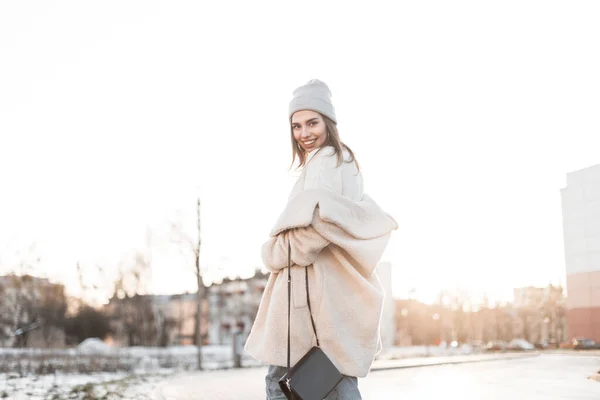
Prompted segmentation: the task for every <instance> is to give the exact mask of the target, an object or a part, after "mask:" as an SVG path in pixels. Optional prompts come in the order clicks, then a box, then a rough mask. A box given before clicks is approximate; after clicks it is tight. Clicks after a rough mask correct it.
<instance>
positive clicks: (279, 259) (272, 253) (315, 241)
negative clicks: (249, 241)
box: [262, 225, 329, 273]
mask: <svg viewBox="0 0 600 400" xmlns="http://www.w3.org/2000/svg"><path fill="white" fill-rule="evenodd" d="M288 242H290V244H291V247H292V265H294V264H295V265H298V266H301V267H304V266H307V265H311V264H312V263H314V262H315V261H316V259H317V257H318V255H319V253H320V252H321V250H322V249H324V248H325V247H327V246H328V245H329V241H328V240H327V239H325V238H324V237H323V236H321V235H320V234H319V233H318V232H317V231H316V230H315V228H313V227H312V226H310V225H309V226H307V227H306V228H293V229H289V230H287V231H285V232H282V233H280V234H279V235H277V236H275V237H272V238H270V239H269V240H267V241H266V242H265V244H263V246H262V259H263V262H264V264H265V267H267V269H268V270H269V271H270V272H274V273H277V272H279V271H280V270H281V269H283V268H286V267H287V266H288Z"/></svg>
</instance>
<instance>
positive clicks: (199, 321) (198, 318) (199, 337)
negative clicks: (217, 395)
mask: <svg viewBox="0 0 600 400" xmlns="http://www.w3.org/2000/svg"><path fill="white" fill-rule="evenodd" d="M197 214H198V244H197V247H196V249H195V253H196V278H197V280H198V292H197V295H196V300H197V302H198V304H197V307H196V346H197V347H198V366H197V368H198V370H199V371H200V370H202V330H201V326H202V297H203V294H204V290H203V289H204V285H203V283H202V275H201V274H200V245H201V243H202V241H201V238H200V198H198V207H197Z"/></svg>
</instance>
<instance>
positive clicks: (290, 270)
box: [287, 242, 292, 380]
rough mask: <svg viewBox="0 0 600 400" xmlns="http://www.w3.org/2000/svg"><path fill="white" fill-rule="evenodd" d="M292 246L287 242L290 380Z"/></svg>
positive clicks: (288, 367)
mask: <svg viewBox="0 0 600 400" xmlns="http://www.w3.org/2000/svg"><path fill="white" fill-rule="evenodd" d="M291 267H292V245H291V244H290V243H289V242H288V327H287V328H288V329H287V331H288V332H287V334H288V335H287V336H288V337H287V376H288V380H289V379H290V369H291V368H290V307H291V303H292V302H291V298H292V291H291V286H292V268H291Z"/></svg>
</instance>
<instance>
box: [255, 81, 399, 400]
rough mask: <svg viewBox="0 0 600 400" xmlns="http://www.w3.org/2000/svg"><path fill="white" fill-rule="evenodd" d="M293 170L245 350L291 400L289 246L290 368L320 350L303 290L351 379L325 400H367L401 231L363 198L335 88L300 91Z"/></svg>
mask: <svg viewBox="0 0 600 400" xmlns="http://www.w3.org/2000/svg"><path fill="white" fill-rule="evenodd" d="M289 118H290V126H291V140H292V154H293V158H292V164H293V163H294V162H295V161H296V160H297V161H298V163H299V166H300V167H301V168H302V173H301V175H300V177H299V178H298V181H297V182H296V185H295V186H294V188H293V189H292V192H291V194H290V196H289V199H288V204H287V206H286V207H285V209H284V211H283V212H282V214H281V216H280V217H279V219H278V221H277V222H276V224H275V226H274V228H273V230H272V231H271V235H270V239H269V240H268V241H267V242H266V243H265V244H264V245H263V248H262V257H263V261H264V264H265V266H266V267H267V269H268V270H269V271H270V272H271V274H270V276H269V280H268V282H267V286H266V288H265V291H264V293H263V297H262V300H261V304H260V307H259V310H258V313H257V316H256V319H255V321H254V325H253V327H252V331H251V333H250V336H249V337H248V340H247V341H246V345H245V349H246V351H248V352H249V353H250V354H251V355H252V356H253V357H254V358H256V359H257V360H260V361H263V362H265V363H267V364H268V365H269V369H268V374H267V376H266V391H267V399H273V400H274V399H285V395H284V394H283V393H282V392H281V389H280V388H279V383H278V382H279V379H280V378H281V377H282V376H283V375H284V374H285V373H286V371H287V369H286V365H287V338H288V337H287V321H288V320H287V312H288V295H287V290H288V286H287V275H288V271H287V266H288V244H289V245H291V259H292V267H291V271H290V272H291V276H292V279H291V281H292V306H291V323H290V326H291V340H290V344H291V365H292V366H293V365H294V364H295V363H296V362H298V360H300V358H302V357H303V356H304V355H305V354H306V353H307V352H308V350H310V349H311V348H312V347H313V346H314V345H316V338H315V334H314V331H313V326H312V323H311V319H310V314H309V307H308V303H307V295H306V286H305V279H306V277H305V266H308V283H309V294H310V309H311V310H312V316H313V318H314V322H315V328H316V332H317V335H318V339H319V345H320V348H321V349H322V350H323V351H324V352H325V354H326V355H327V356H328V357H329V358H330V359H331V361H332V362H333V363H334V365H335V366H336V367H337V368H338V370H339V371H340V372H341V373H342V374H343V375H344V376H345V377H344V379H343V380H342V381H341V382H340V383H339V384H338V386H337V387H336V388H335V390H334V391H333V392H331V393H330V395H329V396H328V397H327V399H343V400H346V399H349V400H354V399H360V398H361V396H360V392H359V390H358V383H357V378H358V377H364V376H366V375H367V373H368V372H369V369H370V367H371V364H372V362H373V359H374V357H375V355H376V354H377V353H379V351H380V350H381V340H380V333H379V323H380V317H381V311H382V306H383V297H384V293H383V289H382V286H381V284H380V282H379V279H378V277H377V274H376V273H375V267H376V266H377V263H378V262H379V260H380V259H381V256H382V254H383V251H384V250H385V247H386V246H387V243H388V241H389V238H390V235H391V231H392V230H395V229H397V224H396V222H395V221H394V219H393V218H392V217H390V216H389V215H388V214H386V213H385V212H384V211H383V210H381V208H379V206H378V205H377V204H376V203H375V202H374V201H373V200H372V199H371V198H370V197H369V196H368V195H366V194H364V193H363V179H362V175H361V173H360V169H359V165H358V163H357V161H356V159H355V157H354V153H353V152H352V150H350V148H349V147H348V146H346V145H345V144H344V143H343V142H342V141H341V140H340V136H339V133H338V130H337V125H336V124H337V119H336V116H335V109H334V107H333V104H332V102H331V92H330V91H329V88H328V87H327V85H326V84H325V83H323V82H321V81H319V80H312V81H310V82H308V83H307V84H306V85H303V86H301V87H299V88H297V89H296V90H295V91H294V93H293V98H292V100H291V102H290V107H289Z"/></svg>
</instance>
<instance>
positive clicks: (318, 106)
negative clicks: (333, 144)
mask: <svg viewBox="0 0 600 400" xmlns="http://www.w3.org/2000/svg"><path fill="white" fill-rule="evenodd" d="M293 96H294V97H293V98H292V101H290V119H291V118H292V115H294V113H295V112H296V111H300V110H311V111H316V112H318V113H321V114H323V115H325V116H326V117H329V118H330V119H331V120H332V121H333V122H335V123H336V124H337V119H336V117H335V108H334V107H333V104H332V103H331V91H330V90H329V87H328V86H327V84H325V82H322V81H320V80H318V79H313V80H311V81H309V82H308V83H307V84H305V85H303V86H300V87H299V88H297V89H296V90H294V93H293Z"/></svg>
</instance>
